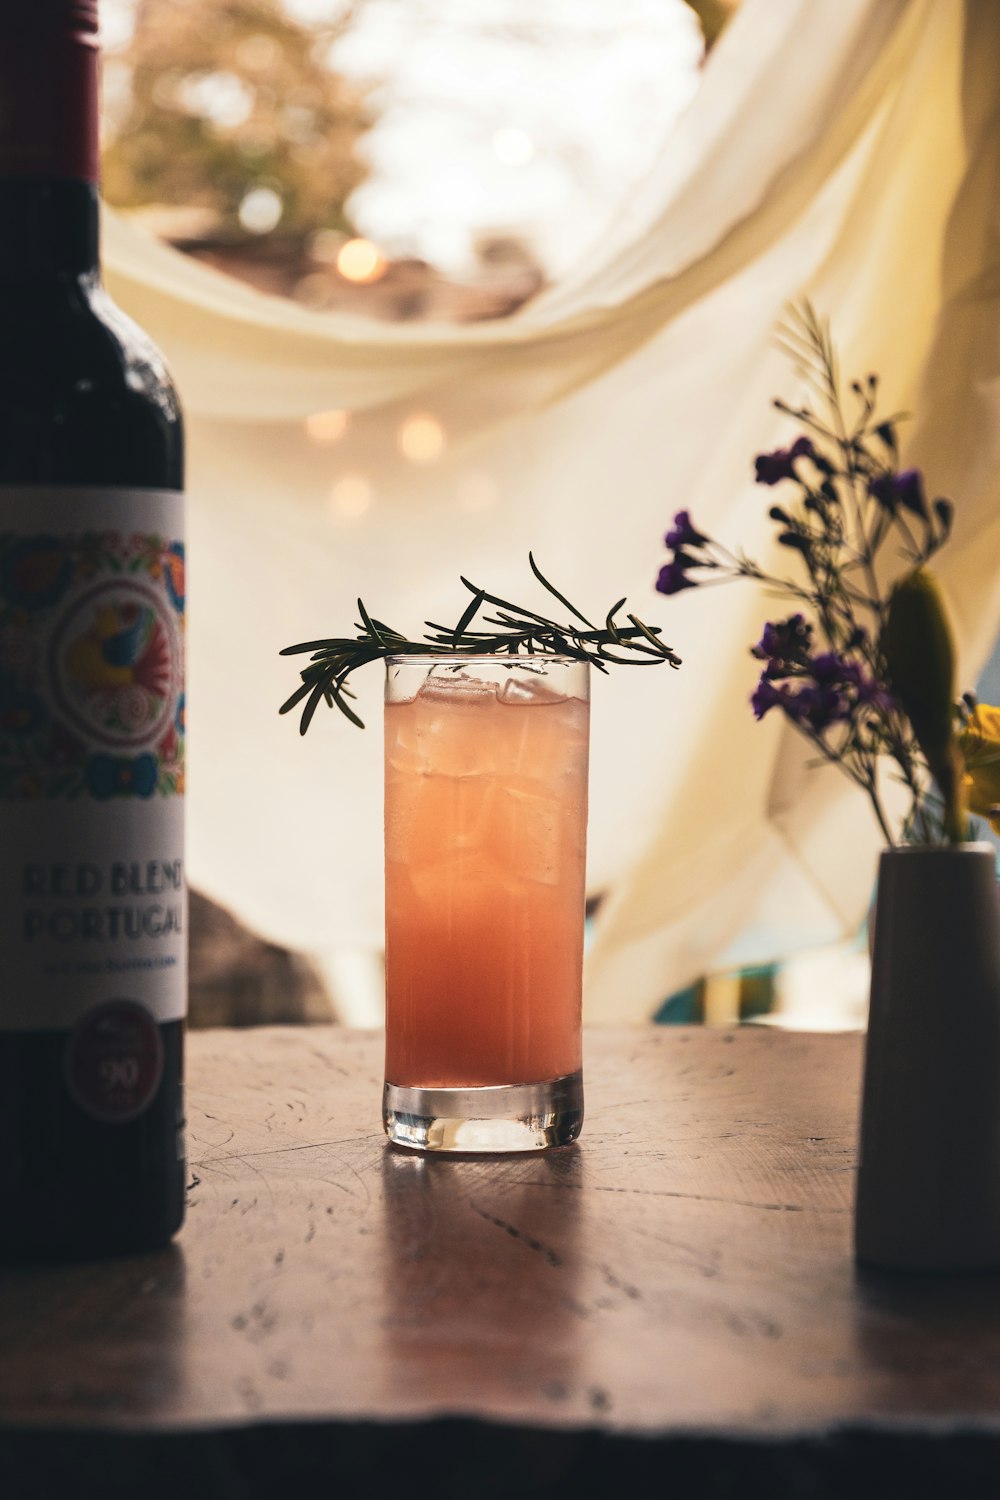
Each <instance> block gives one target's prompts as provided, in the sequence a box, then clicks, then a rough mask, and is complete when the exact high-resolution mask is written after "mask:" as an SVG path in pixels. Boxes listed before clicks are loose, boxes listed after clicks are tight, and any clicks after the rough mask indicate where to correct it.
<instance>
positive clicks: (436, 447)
mask: <svg viewBox="0 0 1000 1500" xmlns="http://www.w3.org/2000/svg"><path fill="white" fill-rule="evenodd" d="M397 441H398V443H399V451H400V452H401V453H402V454H403V456H404V457H405V458H408V459H409V460H410V462H411V463H414V464H432V463H433V462H434V461H435V459H438V458H440V457H441V454H442V453H443V452H444V448H445V435H444V428H443V427H442V426H441V423H440V422H439V421H438V419H437V417H432V416H431V415H430V414H429V413H427V412H414V414H413V415H412V416H410V417H407V419H406V421H405V422H403V423H402V425H401V426H400V429H399V434H398V437H397Z"/></svg>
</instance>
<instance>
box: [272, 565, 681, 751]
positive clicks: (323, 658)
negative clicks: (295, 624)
mask: <svg viewBox="0 0 1000 1500" xmlns="http://www.w3.org/2000/svg"><path fill="white" fill-rule="evenodd" d="M528 563H529V565H530V567H531V571H532V573H534V575H535V577H536V578H537V579H538V581H539V583H540V584H541V585H542V587H543V588H545V589H546V590H547V591H548V592H549V593H550V594H551V595H552V596H553V598H555V599H558V601H559V603H560V604H562V605H563V606H564V607H565V608H566V609H568V610H569V612H570V614H571V615H572V616H573V617H574V621H578V622H579V623H570V624H568V625H561V624H559V623H558V622H557V621H555V620H549V619H546V617H545V616H544V615H541V614H538V613H537V612H536V611H535V610H532V609H525V608H523V606H521V605H519V604H511V603H510V602H509V601H508V600H506V599H501V598H499V597H498V596H497V595H496V594H490V593H487V591H486V589H483V588H479V587H478V586H477V585H476V584H474V583H470V582H469V580H468V579H467V578H463V579H462V584H463V586H464V587H465V588H467V589H468V591H469V593H470V594H471V595H472V599H471V600H470V602H469V603H468V605H466V607H465V609H464V610H463V611H462V614H461V616H460V617H459V619H458V622H457V623H456V624H455V625H451V626H447V625H439V624H437V623H436V622H435V621H434V620H425V621H424V624H425V625H426V627H427V629H426V632H425V633H424V635H423V636H422V637H421V638H420V639H419V640H415V641H411V640H408V639H407V637H406V636H403V635H400V633H399V631H398V630H393V629H392V628H391V627H390V626H388V625H386V624H385V623H384V622H383V621H382V620H376V619H374V618H373V617H372V616H371V615H370V614H369V613H368V611H367V609H366V608H365V606H364V604H363V603H362V602H361V600H360V599H359V600H358V613H359V614H360V616H361V623H360V624H358V623H355V629H356V630H357V632H358V633H357V635H356V636H334V637H331V638H330V639H329V640H324V641H303V642H302V643H301V644H300V645H298V646H286V647H285V649H284V650H283V651H282V652H281V655H282V656H300V655H302V654H303V653H304V652H307V651H308V652H311V659H310V662H309V665H308V666H307V667H305V668H304V669H303V671H302V672H300V674H299V675H300V677H301V678H302V681H301V683H300V685H299V686H298V687H297V688H296V690H295V692H294V693H293V694H292V696H291V697H290V698H289V699H288V700H287V701H286V702H285V703H283V704H282V705H281V709H280V712H281V713H283V714H286V713H288V712H289V710H290V709H293V708H296V707H297V706H298V705H299V704H300V703H302V702H303V700H304V702H305V706H304V707H303V710H302V718H301V720H300V723H299V732H300V733H301V734H305V732H306V730H307V729H308V728H309V725H310V724H311V723H312V718H313V715H314V714H315V712H316V710H317V708H318V707H319V705H320V704H321V703H326V705H327V707H329V708H334V707H336V708H339V709H340V711H341V713H342V714H344V715H345V716H346V717H347V718H348V719H350V721H351V723H352V724H357V726H358V728H359V729H363V728H364V723H363V722H362V720H361V719H360V718H359V717H358V715H357V714H356V713H355V712H354V710H353V708H351V706H350V704H349V703H348V701H347V700H348V699H349V698H353V697H354V696H355V695H354V693H353V692H352V691H351V689H350V688H349V687H348V686H347V679H348V678H349V677H350V675H351V673H352V672H356V671H357V670H358V668H359V667H364V666H367V665H368V663H369V662H372V661H378V660H379V659H384V658H385V657H387V656H433V655H438V654H440V655H441V656H442V657H468V656H497V655H509V656H511V657H515V656H521V655H525V656H568V657H571V658H572V659H573V660H575V661H586V662H590V664H591V665H592V666H594V667H596V668H597V670H598V671H599V672H606V671H607V669H608V664H609V663H614V664H615V665H622V666H656V665H659V664H662V663H663V662H666V663H667V664H668V665H669V666H671V667H679V666H680V664H681V663H680V657H679V656H677V655H676V654H675V653H674V652H673V651H672V650H671V649H670V647H669V646H667V645H665V644H664V642H663V641H661V640H660V627H659V626H658V625H645V624H643V622H642V620H640V619H639V618H638V617H637V616H636V615H634V614H628V615H626V621H627V622H628V623H623V622H620V621H619V619H618V615H619V613H620V612H621V610H623V609H624V607H625V603H626V601H625V600H624V599H619V601H618V603H617V604H615V605H614V606H613V608H612V609H610V610H609V611H608V614H607V617H606V619H605V622H604V625H603V626H597V625H594V624H593V623H592V622H591V621H590V620H588V619H587V617H586V615H584V614H582V613H581V611H580V610H578V609H577V607H576V605H575V604H572V603H570V601H569V600H568V599H567V598H566V597H565V595H564V594H561V593H560V592H559V590H558V589H557V588H555V587H554V586H553V584H551V583H550V582H549V580H548V579H547V578H546V577H545V576H544V574H543V573H542V571H541V569H540V568H539V567H538V564H537V563H536V562H535V559H534V557H532V555H531V553H530V552H529V554H528ZM484 606H486V607H487V608H489V609H491V610H494V611H496V612H495V613H493V614H481V613H480V611H481V610H482V609H483V607H484ZM476 620H478V621H479V622H480V624H481V625H483V626H489V627H491V628H490V629H476V630H474V629H473V628H472V626H473V622H474V621H476ZM581 627H583V628H581ZM611 648H613V649H611ZM621 653H626V654H624V655H622V654H621Z"/></svg>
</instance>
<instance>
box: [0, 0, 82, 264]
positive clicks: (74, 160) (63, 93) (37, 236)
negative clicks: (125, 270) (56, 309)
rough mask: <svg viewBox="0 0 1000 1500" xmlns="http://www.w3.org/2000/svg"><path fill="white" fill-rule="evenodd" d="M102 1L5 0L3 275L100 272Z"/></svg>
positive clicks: (0, 191) (0, 92)
mask: <svg viewBox="0 0 1000 1500" xmlns="http://www.w3.org/2000/svg"><path fill="white" fill-rule="evenodd" d="M97 94H98V55H97V0H14V3H12V0H0V101H2V107H0V275H2V276H3V277H4V278H5V279H6V280H8V281H10V280H15V281H18V282H20V283H21V284H24V283H25V282H40V281H49V280H51V279H52V278H53V277H61V278H67V277H75V278H79V277H82V276H86V275H88V274H93V273H94V272H95V271H96V269H97V255H98V218H97V178H98V155H97Z"/></svg>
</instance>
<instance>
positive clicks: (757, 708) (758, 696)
mask: <svg viewBox="0 0 1000 1500" xmlns="http://www.w3.org/2000/svg"><path fill="white" fill-rule="evenodd" d="M786 696H787V693H786V690H785V689H783V688H776V687H775V685H774V683H773V682H772V681H771V680H770V678H769V677H768V675H767V673H766V672H765V674H764V675H763V677H762V678H761V679H760V681H759V682H758V684H757V686H756V688H755V689H754V691H753V695H752V696H751V698H750V707H751V708H752V709H753V716H754V718H755V719H757V720H758V721H759V720H761V719H762V718H763V717H764V715H765V714H766V713H767V712H768V711H769V710H770V709H772V708H778V707H779V706H782V707H783V706H784V703H785V699H786Z"/></svg>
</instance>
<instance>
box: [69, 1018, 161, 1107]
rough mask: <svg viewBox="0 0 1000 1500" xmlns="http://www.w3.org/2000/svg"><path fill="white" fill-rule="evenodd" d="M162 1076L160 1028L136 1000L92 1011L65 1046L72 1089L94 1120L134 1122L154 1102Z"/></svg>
mask: <svg viewBox="0 0 1000 1500" xmlns="http://www.w3.org/2000/svg"><path fill="white" fill-rule="evenodd" d="M162 1076H163V1040H162V1038H161V1036H160V1031H159V1027H158V1026H157V1025H156V1022H155V1021H154V1020H153V1018H152V1016H151V1015H150V1013H149V1011H148V1010H146V1009H144V1007H143V1006H141V1005H137V1004H136V1003H135V1001H134V1000H111V1001H109V1002H108V1004H106V1005H99V1006H98V1007H97V1008H96V1010H92V1011H89V1012H88V1013H87V1015H85V1016H84V1017H83V1019H82V1020H81V1021H80V1022H79V1023H78V1024H77V1026H76V1028H75V1030H74V1031H73V1032H72V1033H71V1034H70V1037H69V1040H68V1042H67V1044H66V1081H67V1083H68V1085H69V1091H70V1093H71V1094H72V1096H73V1098H74V1099H75V1100H76V1102H77V1104H78V1105H79V1106H80V1108H81V1109H82V1110H85V1111H86V1113H87V1114H88V1115H91V1116H92V1117H93V1118H94V1119H95V1120H103V1121H105V1122H106V1123H107V1124H111V1125H117V1124H121V1125H124V1124H126V1123H127V1122H128V1121H129V1120H134V1119H135V1118H136V1117H137V1116H138V1115H141V1114H142V1112H143V1110H144V1109H146V1108H147V1107H148V1106H149V1104H150V1103H151V1101H152V1099H153V1097H154V1095H155V1094H156V1091H157V1089H158V1088H159V1086H160V1079H161V1077H162Z"/></svg>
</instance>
